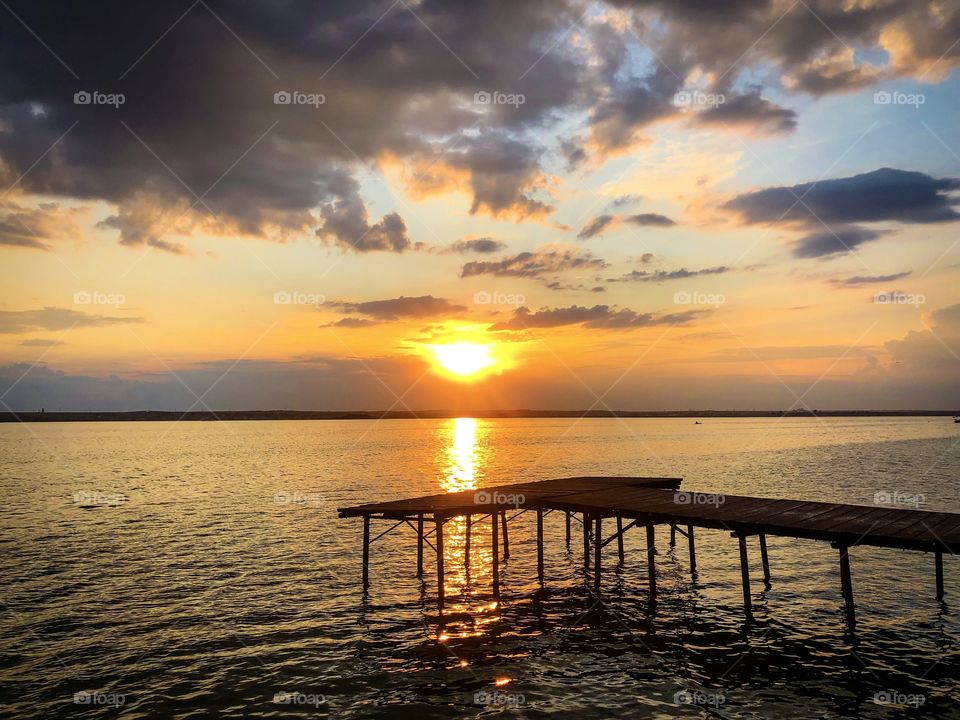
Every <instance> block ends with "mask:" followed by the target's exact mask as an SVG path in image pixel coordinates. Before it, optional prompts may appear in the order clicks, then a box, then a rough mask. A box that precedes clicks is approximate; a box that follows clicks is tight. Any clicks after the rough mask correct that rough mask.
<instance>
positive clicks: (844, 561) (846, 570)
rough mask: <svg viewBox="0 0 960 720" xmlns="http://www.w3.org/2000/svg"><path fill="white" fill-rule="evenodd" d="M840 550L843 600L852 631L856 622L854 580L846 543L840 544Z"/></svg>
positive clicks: (838, 547)
mask: <svg viewBox="0 0 960 720" xmlns="http://www.w3.org/2000/svg"><path fill="white" fill-rule="evenodd" d="M837 549H838V550H839V551H840V588H841V590H842V591H843V601H844V604H845V606H846V611H847V624H848V625H849V626H850V630H851V631H852V630H853V628H854V625H855V624H856V617H855V615H854V608H855V607H856V606H855V605H854V603H853V580H852V579H851V577H850V554H849V548H848V547H847V546H846V545H838V546H837Z"/></svg>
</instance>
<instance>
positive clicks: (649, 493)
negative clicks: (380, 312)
mask: <svg viewBox="0 0 960 720" xmlns="http://www.w3.org/2000/svg"><path fill="white" fill-rule="evenodd" d="M680 484H681V479H680V478H660V477H657V478H647V477H571V478H561V479H557V480H542V481H538V482H527V483H518V484H512V485H499V486H495V487H488V488H483V489H481V490H467V491H463V492H454V493H441V494H437V495H426V496H423V497H417V498H409V499H406V500H396V501H392V502H383V503H371V504H367V505H359V506H356V507H349V508H340V509H339V510H338V513H339V515H340V517H344V518H346V517H361V518H363V528H364V531H363V568H362V580H363V587H364V589H366V588H367V587H368V586H369V557H370V545H371V544H372V543H373V542H375V541H376V540H378V539H380V538H381V537H383V536H384V535H386V534H387V533H389V532H391V531H393V530H394V529H396V528H399V527H400V526H403V525H406V526H408V527H410V528H411V529H412V530H413V531H414V533H415V534H416V537H417V575H418V577H419V576H422V574H423V548H424V544H426V545H429V546H430V548H431V549H432V550H433V551H434V553H435V554H436V560H437V586H438V593H437V604H438V607H439V608H440V610H441V612H442V610H443V606H444V554H443V526H444V524H445V523H446V522H448V521H449V520H450V519H451V518H454V517H464V518H465V519H466V536H465V539H466V553H465V555H466V556H467V559H466V562H469V547H470V546H469V543H470V537H471V529H472V528H473V526H474V525H476V524H477V523H479V522H482V521H484V520H489V521H490V523H491V544H492V547H491V552H492V556H491V557H492V573H493V593H494V596H495V597H496V598H499V597H500V574H499V563H500V557H501V552H502V554H503V555H502V556H503V558H504V559H506V558H508V557H509V556H510V540H509V534H508V532H509V530H508V528H509V521H510V520H513V519H515V518H516V517H518V516H519V515H522V514H523V513H526V512H531V513H536V516H537V575H538V578H539V580H540V582H541V584H542V583H543V582H544V571H543V523H544V518H545V517H546V516H547V515H549V514H550V513H553V512H558V513H559V512H562V513H563V514H564V519H565V538H566V546H567V547H568V548H569V547H570V541H571V522H579V524H580V525H581V529H582V533H583V567H584V571H585V572H586V573H587V574H588V575H589V572H590V570H591V564H592V566H593V567H592V569H593V586H594V590H595V591H596V592H598V593H599V592H600V589H601V586H600V578H601V573H600V568H601V557H602V553H601V551H602V549H603V548H604V547H605V546H606V545H608V544H609V543H611V542H614V541H616V542H617V551H618V560H619V562H620V564H623V562H624V548H623V536H624V534H625V533H626V532H628V531H629V530H631V529H633V528H645V530H646V544H647V577H648V583H649V597H650V601H651V602H655V601H656V595H657V586H656V582H657V576H656V564H655V557H656V547H655V537H656V535H655V527H656V526H657V525H667V526H669V528H670V544H671V546H672V545H674V544H675V542H676V536H677V534H678V533H679V534H680V535H682V536H684V537H685V538H686V539H687V543H688V546H689V557H690V572H691V573H692V574H693V575H696V572H697V559H696V544H695V540H694V528H698V527H699V528H711V529H720V530H727V531H729V532H730V534H731V536H732V537H734V538H736V539H737V545H738V548H739V555H740V569H741V582H742V585H743V604H744V610H745V611H746V613H747V614H748V615H749V613H750V611H751V604H752V600H751V598H752V595H751V590H750V572H749V561H748V560H749V558H748V538H750V537H752V536H756V537H757V538H758V543H759V548H760V554H761V561H762V567H763V580H764V584H765V586H767V587H769V585H770V579H771V573H770V563H769V560H768V557H767V536H768V535H772V536H782V537H793V538H806V539H811V540H820V541H824V542H829V543H831V545H832V546H833V547H834V548H835V549H836V550H838V551H839V561H840V562H839V565H840V586H841V591H842V594H843V599H844V603H845V607H846V616H847V621H848V623H849V625H850V627H851V629H852V628H853V627H854V624H855V617H854V607H855V606H854V601H853V581H852V577H851V572H850V555H849V551H850V549H851V548H853V547H856V546H859V545H873V546H877V547H886V548H898V549H903V550H916V551H921V552H930V553H933V555H934V567H935V572H934V575H935V583H936V598H937V599H938V600H942V599H943V553H944V552H946V553H948V554H954V553H956V552H958V551H960V513H945V512H929V511H925V510H910V509H900V508H889V507H874V506H863V505H848V504H842V503H825V502H810V501H804V500H782V499H781V500H775V499H770V498H756V497H746V496H739V495H718V494H713V493H697V492H692V491H683V490H680ZM372 520H386V521H393V523H394V524H393V525H392V526H391V527H389V528H387V529H386V530H384V531H383V532H381V533H380V534H379V535H377V536H376V537H375V538H373V539H371V538H370V526H371V521H372ZM606 520H614V521H615V523H616V525H615V527H616V530H615V531H614V532H613V533H612V534H611V535H610V536H609V537H606V538H604V535H603V532H604V521H606ZM428 526H432V529H428ZM608 527H609V526H608ZM501 535H502V542H501V539H500V538H501ZM431 537H433V540H434V542H431V540H430V538H431ZM591 555H592V557H591Z"/></svg>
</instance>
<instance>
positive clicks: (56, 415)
mask: <svg viewBox="0 0 960 720" xmlns="http://www.w3.org/2000/svg"><path fill="white" fill-rule="evenodd" d="M956 414H957V413H956V412H954V411H948V410H890V411H886V410H815V411H813V412H809V411H806V410H789V411H782V410H649V411H648V410H609V411H608V410H590V411H586V410H476V411H466V410H465V411H454V410H422V411H421V410H418V411H406V410H389V411H354V412H337V411H316V410H224V411H222V412H221V411H219V410H218V411H216V412H210V411H206V410H203V411H195V412H178V411H175V410H135V411H129V412H43V413H40V412H5V413H0V422H158V421H180V420H184V421H192V422H197V421H206V422H210V421H215V420H417V419H420V420H432V419H448V418H457V417H473V418H483V419H506V418H556V419H561V418H689V419H694V418H778V417H791V418H805V417H809V418H812V417H951V416H953V415H956Z"/></svg>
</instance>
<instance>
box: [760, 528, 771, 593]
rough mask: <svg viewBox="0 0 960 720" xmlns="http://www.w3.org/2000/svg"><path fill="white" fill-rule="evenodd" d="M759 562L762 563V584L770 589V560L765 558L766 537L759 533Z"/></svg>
mask: <svg viewBox="0 0 960 720" xmlns="http://www.w3.org/2000/svg"><path fill="white" fill-rule="evenodd" d="M760 560H761V562H762V563H763V584H764V585H766V586H767V587H770V560H769V559H768V558H767V536H766V535H764V534H763V533H760Z"/></svg>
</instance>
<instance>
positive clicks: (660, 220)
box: [577, 213, 676, 240]
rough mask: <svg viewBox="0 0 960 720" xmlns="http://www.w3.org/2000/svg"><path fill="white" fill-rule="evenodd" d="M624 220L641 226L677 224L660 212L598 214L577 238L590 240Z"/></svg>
mask: <svg viewBox="0 0 960 720" xmlns="http://www.w3.org/2000/svg"><path fill="white" fill-rule="evenodd" d="M623 222H627V223H630V224H631V225H639V226H641V227H671V226H672V225H675V224H676V223H674V222H673V220H671V219H670V218H668V217H667V216H666V215H660V214H658V213H640V214H639V215H624V216H621V217H616V216H614V215H609V214H604V215H598V216H597V217H595V218H594V219H593V220H591V221H590V222H589V223H587V224H586V225H585V226H584V227H583V229H582V230H581V231H580V232H579V233H577V239H578V240H589V239H590V238H593V237H596V236H597V235H601V234H602V233H603V232H604V231H605V230H607V229H609V228H611V227H615V226H616V225H618V224H620V223H623Z"/></svg>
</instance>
